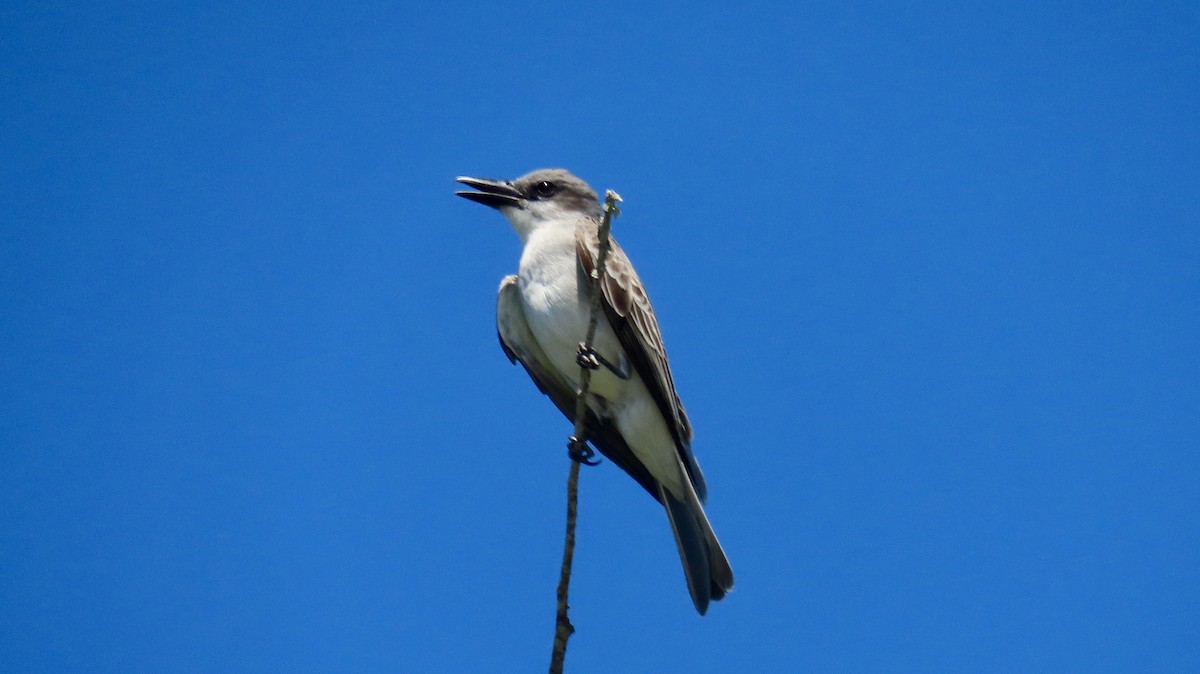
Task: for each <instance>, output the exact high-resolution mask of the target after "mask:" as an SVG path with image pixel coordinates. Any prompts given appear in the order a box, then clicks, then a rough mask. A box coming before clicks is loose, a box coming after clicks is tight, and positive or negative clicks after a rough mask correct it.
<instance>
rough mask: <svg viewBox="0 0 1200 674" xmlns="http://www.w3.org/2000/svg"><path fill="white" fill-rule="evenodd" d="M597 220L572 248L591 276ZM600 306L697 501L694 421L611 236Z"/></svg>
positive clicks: (703, 493) (701, 490)
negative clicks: (668, 434) (667, 435)
mask: <svg viewBox="0 0 1200 674" xmlns="http://www.w3.org/2000/svg"><path fill="white" fill-rule="evenodd" d="M597 229H598V227H597V223H596V222H595V221H594V220H590V219H585V220H582V221H581V222H580V225H579V226H578V227H577V228H576V229H575V251H576V254H577V255H578V258H579V264H580V271H581V272H582V273H583V275H584V278H587V279H590V278H591V273H592V271H593V270H594V269H595V268H596V258H597V257H598V254H599V250H600V239H599V236H598V234H597ZM601 289H602V291H603V302H602V304H603V306H604V312H605V315H606V317H607V318H608V321H609V324H610V325H612V328H613V331H614V332H616V334H617V337H618V338H619V339H620V340H621V346H623V347H624V348H625V352H626V354H627V355H628V356H629V358H630V360H631V361H632V362H633V365H634V369H635V370H636V371H637V373H638V375H639V376H640V377H641V378H642V381H643V382H644V383H645V384H646V387H647V388H648V389H649V390H650V394H651V395H652V396H653V397H654V401H655V403H656V404H657V405H658V408H659V410H660V411H661V412H662V415H663V418H664V419H666V421H667V426H668V427H669V428H670V430H671V434H672V436H674V438H675V445H676V449H677V451H678V452H679V456H680V458H681V459H682V460H683V464H684V466H686V468H687V472H688V474H689V476H691V478H692V483H693V485H694V486H695V489H696V493H697V494H698V495H699V497H700V500H701V501H703V500H704V499H705V498H706V497H707V492H708V488H707V486H706V485H705V482H704V474H703V473H702V472H701V471H700V466H699V464H698V463H697V462H696V457H695V455H693V454H692V449H691V445H692V424H691V421H689V420H688V416H687V412H686V411H684V409H683V403H682V402H681V401H680V400H679V394H678V393H676V392H675V381H674V379H672V377H671V367H670V364H669V363H668V362H667V350H666V346H665V345H664V344H663V338H662V332H661V331H660V330H659V327H658V318H657V317H656V316H655V315H654V307H653V306H651V304H650V298H649V296H648V295H647V294H646V290H645V287H644V286H643V285H642V281H641V279H640V278H638V275H637V272H636V271H634V269H633V264H632V263H631V262H630V261H629V258H628V256H626V255H625V251H623V250H621V247H620V246H619V245H617V242H616V240H615V239H613V240H611V246H610V248H609V253H608V257H607V258H606V259H605V274H604V279H603V282H602V283H601Z"/></svg>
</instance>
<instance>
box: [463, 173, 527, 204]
mask: <svg viewBox="0 0 1200 674" xmlns="http://www.w3.org/2000/svg"><path fill="white" fill-rule="evenodd" d="M455 180H456V181H458V182H460V183H462V184H464V185H466V186H467V187H474V188H475V189H477V190H479V191H478V192H468V191H466V190H463V191H460V192H455V194H457V195H458V196H460V197H462V198H464V199H470V200H471V201H474V202H476V203H479V204H483V205H484V206H491V207H492V208H505V207H515V206H520V205H521V201H522V200H523V199H522V197H521V193H520V192H518V191H517V190H516V188H514V187H513V186H512V183H509V182H507V181H503V180H484V179H483V178H468V177H467V176H459V177H458V178H455Z"/></svg>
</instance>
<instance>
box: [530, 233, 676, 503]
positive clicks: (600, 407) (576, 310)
mask: <svg viewBox="0 0 1200 674" xmlns="http://www.w3.org/2000/svg"><path fill="white" fill-rule="evenodd" d="M511 219H512V218H511V217H510V220H511ZM515 224H517V223H515V222H514V225H515ZM518 232H520V228H518ZM525 234H526V235H525V236H522V239H524V242H525V249H524V252H523V253H522V255H521V263H520V268H519V270H518V273H517V284H518V288H519V290H520V295H521V302H522V306H523V308H524V311H525V318H526V320H527V322H528V324H529V330H530V332H531V333H532V334H533V336H534V338H535V339H536V340H537V341H538V344H539V345H540V346H541V347H542V349H543V351H545V353H546V355H547V357H548V358H549V359H550V361H551V363H552V364H553V366H554V368H555V369H556V370H557V371H558V372H559V373H560V374H561V375H562V376H563V378H564V379H565V380H566V381H568V382H570V383H571V385H572V386H573V387H574V388H575V389H576V390H578V388H579V385H580V378H579V372H580V370H579V364H578V363H577V361H576V356H577V354H578V350H579V344H580V343H581V342H582V341H583V340H584V337H585V335H586V333H587V328H588V321H589V318H590V315H591V306H590V301H589V300H588V299H587V297H588V293H587V292H586V288H585V293H584V294H583V295H581V294H580V293H579V287H578V286H579V271H578V262H577V260H576V253H575V228H574V226H573V225H570V226H558V224H557V223H556V224H555V225H552V226H545V225H543V226H541V227H537V228H535V229H533V231H531V232H527V233H525ZM592 346H593V348H595V349H596V351H598V352H599V353H600V355H601V356H603V357H604V358H605V359H607V360H609V361H610V362H612V363H614V364H616V365H618V366H619V367H624V368H625V369H627V370H628V371H629V372H630V377H629V379H621V378H620V377H617V376H616V375H614V374H613V373H612V372H610V371H609V370H608V369H606V368H604V367H601V368H600V369H598V370H595V371H593V373H592V379H591V384H590V385H589V392H590V393H591V396H589V398H590V399H589V404H590V405H591V407H592V409H593V411H594V412H595V413H596V414H597V415H598V416H600V417H601V418H607V419H613V420H614V422H615V423H616V426H617V428H618V430H620V432H621V435H622V436H623V437H624V438H625V441H626V442H627V443H628V444H629V448H630V449H631V450H632V451H633V453H634V454H635V455H636V456H637V458H638V459H640V460H641V462H642V463H644V464H645V465H646V468H647V469H648V470H649V471H650V474H651V475H653V476H654V477H655V479H657V480H658V481H659V482H661V483H662V484H663V486H665V487H666V488H667V489H669V490H670V491H671V493H673V494H675V495H676V496H677V497H678V498H681V499H682V498H684V495H685V493H686V491H685V490H686V489H687V487H685V486H684V483H683V480H684V479H685V477H684V470H683V466H682V464H681V463H680V460H679V455H678V453H677V452H676V449H675V441H674V438H673V437H672V435H671V432H670V430H669V429H668V427H667V424H666V421H665V420H664V419H663V416H662V413H661V411H660V410H659V409H658V406H657V405H656V404H655V402H654V398H653V397H652V396H651V395H650V392H649V390H648V389H647V388H646V385H645V384H644V383H643V382H642V380H641V378H640V377H639V376H638V375H637V373H636V372H635V371H633V368H632V367H631V366H629V364H628V358H627V357H626V355H625V352H624V349H623V348H622V347H621V343H620V340H619V339H618V338H617V336H616V333H614V332H613V330H612V326H610V325H609V323H608V320H607V319H606V318H605V317H604V315H603V314H601V316H600V320H599V322H598V323H597V329H596V335H595V338H594V339H593V341H592Z"/></svg>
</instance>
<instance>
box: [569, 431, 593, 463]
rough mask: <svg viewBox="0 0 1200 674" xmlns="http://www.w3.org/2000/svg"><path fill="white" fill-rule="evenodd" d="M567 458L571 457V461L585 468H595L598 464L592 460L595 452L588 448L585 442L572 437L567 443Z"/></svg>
mask: <svg viewBox="0 0 1200 674" xmlns="http://www.w3.org/2000/svg"><path fill="white" fill-rule="evenodd" d="M567 456H569V457H571V460H572V461H575V462H577V463H582V464H583V465H585V466H596V465H599V464H600V462H599V461H598V460H593V459H592V457H594V456H596V452H595V450H593V449H592V448H591V447H588V444H587V442H585V441H583V440H580V439H579V438H577V437H575V436H574V435H572V436H571V438H570V440H569V441H568V442H567Z"/></svg>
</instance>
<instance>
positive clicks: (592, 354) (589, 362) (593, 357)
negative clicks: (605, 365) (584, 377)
mask: <svg viewBox="0 0 1200 674" xmlns="http://www.w3.org/2000/svg"><path fill="white" fill-rule="evenodd" d="M575 362H576V363H579V367H585V368H587V369H589V370H599V369H600V354H598V353H596V350H595V349H592V348H589V347H586V346H584V345H583V344H580V345H579V352H578V354H576V356H575Z"/></svg>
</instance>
